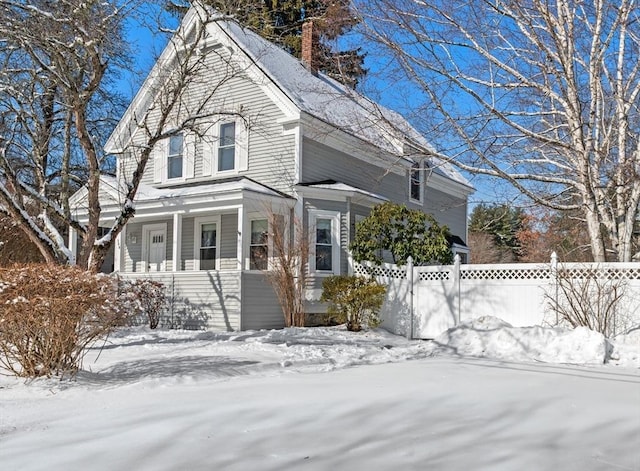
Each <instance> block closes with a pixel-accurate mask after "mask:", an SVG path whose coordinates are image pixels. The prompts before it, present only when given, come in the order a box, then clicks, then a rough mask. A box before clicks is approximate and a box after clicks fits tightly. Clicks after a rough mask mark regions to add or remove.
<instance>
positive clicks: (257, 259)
mask: <svg viewBox="0 0 640 471" xmlns="http://www.w3.org/2000/svg"><path fill="white" fill-rule="evenodd" d="M268 234H269V222H268V221H267V220H266V219H254V220H253V221H251V239H250V241H249V269H250V270H266V269H267V268H268V266H269V244H268V240H269V237H268Z"/></svg>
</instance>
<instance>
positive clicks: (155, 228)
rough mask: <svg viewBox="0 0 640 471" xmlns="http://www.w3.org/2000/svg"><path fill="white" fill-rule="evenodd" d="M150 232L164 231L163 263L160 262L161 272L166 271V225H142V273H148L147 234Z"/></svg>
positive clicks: (164, 223)
mask: <svg viewBox="0 0 640 471" xmlns="http://www.w3.org/2000/svg"><path fill="white" fill-rule="evenodd" d="M152 231H164V261H163V262H162V270H160V271H167V245H168V243H167V242H168V240H167V223H166V222H163V223H158V224H144V225H143V226H142V256H141V257H140V258H141V263H142V267H143V270H142V271H143V272H145V273H148V272H149V233H150V232H152Z"/></svg>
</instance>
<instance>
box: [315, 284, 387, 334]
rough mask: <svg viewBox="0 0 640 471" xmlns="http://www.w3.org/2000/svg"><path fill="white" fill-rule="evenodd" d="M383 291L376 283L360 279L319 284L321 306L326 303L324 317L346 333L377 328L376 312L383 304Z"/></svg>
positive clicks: (382, 286) (378, 321) (384, 288)
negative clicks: (320, 288)
mask: <svg viewBox="0 0 640 471" xmlns="http://www.w3.org/2000/svg"><path fill="white" fill-rule="evenodd" d="M386 290H387V289H386V287H385V286H384V285H381V284H379V283H378V282H376V281H375V280H371V279H368V278H363V277H359V276H344V275H342V276H330V277H329V278H326V279H325V280H324V281H323V282H322V296H321V298H320V300H321V301H323V302H328V303H329V306H328V308H327V314H328V315H329V316H331V317H333V318H334V319H335V320H337V321H338V322H339V323H343V322H346V324H347V330H350V331H353V332H358V331H360V330H362V328H363V327H377V326H378V325H380V319H379V318H378V311H380V308H381V307H382V303H383V302H384V296H385V293H386Z"/></svg>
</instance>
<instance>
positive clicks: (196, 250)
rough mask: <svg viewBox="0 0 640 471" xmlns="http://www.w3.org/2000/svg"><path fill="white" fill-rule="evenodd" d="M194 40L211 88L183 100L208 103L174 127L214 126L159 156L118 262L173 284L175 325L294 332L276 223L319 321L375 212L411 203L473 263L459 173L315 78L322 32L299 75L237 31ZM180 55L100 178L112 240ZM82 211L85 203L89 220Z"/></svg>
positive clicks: (114, 141)
mask: <svg viewBox="0 0 640 471" xmlns="http://www.w3.org/2000/svg"><path fill="white" fill-rule="evenodd" d="M201 16H202V14H201V12H200V13H198V11H196V9H192V10H190V11H189V13H188V14H187V15H186V16H185V18H184V20H183V22H182V26H181V28H182V29H181V31H182V33H183V34H184V36H185V37H189V30H190V28H196V26H197V22H198V21H200V19H201ZM199 41H200V43H201V44H200V45H199V49H198V52H199V54H200V55H201V57H200V58H199V61H200V63H201V66H204V69H205V70H206V71H207V75H206V77H207V78H206V79H205V80H193V83H189V84H187V85H186V86H187V87H188V88H189V90H188V91H189V93H190V94H191V97H192V99H193V100H194V101H197V100H198V99H199V98H202V97H203V96H210V97H211V99H209V100H206V101H200V102H198V103H201V105H199V108H198V109H197V111H194V109H195V108H194V107H191V108H190V107H189V106H186V105H185V106H183V107H179V109H177V111H176V114H175V115H174V116H173V118H172V120H167V122H166V123H165V127H166V128H170V127H171V126H176V123H177V122H184V119H185V118H189V116H188V113H194V114H197V116H195V115H194V121H193V122H195V121H196V120H197V119H201V117H203V118H202V120H203V121H204V117H205V116H206V117H207V118H208V119H209V121H207V122H208V125H207V126H201V127H200V128H198V131H197V132H191V131H190V128H189V127H185V128H181V129H182V130H181V131H180V132H176V133H173V134H172V135H171V136H170V137H168V138H166V139H163V140H161V141H158V142H157V143H156V144H155V146H154V149H153V152H152V158H151V159H150V160H149V162H148V164H147V167H146V170H145V172H144V175H143V178H142V183H141V184H140V187H139V191H138V194H137V198H136V200H135V201H134V203H133V204H134V205H135V209H136V212H135V217H134V218H133V219H132V220H131V221H130V222H129V223H128V224H127V226H126V228H125V230H124V231H123V232H122V233H121V234H120V236H119V237H118V239H117V241H116V244H115V251H114V255H113V267H114V270H115V271H116V272H119V273H120V274H121V275H122V276H126V277H137V276H148V277H153V278H155V279H158V280H160V281H163V282H164V283H165V284H166V285H167V291H168V293H169V297H170V298H171V301H172V302H171V306H170V308H169V312H168V313H167V316H166V318H165V320H164V321H165V323H166V324H171V325H174V326H177V327H191V328H202V327H209V328H215V329H228V330H245V329H256V328H276V327H281V326H282V325H283V315H282V311H281V309H280V306H279V304H278V302H277V299H276V297H275V295H274V292H273V289H272V288H271V286H270V284H269V283H268V282H267V281H266V277H265V270H268V268H269V262H268V260H269V258H270V257H272V256H273V252H272V247H271V245H270V244H271V241H270V240H269V237H265V234H269V233H270V232H271V229H272V228H270V227H269V225H270V221H271V220H273V218H271V217H270V215H273V214H277V215H280V216H281V218H282V220H283V221H287V222H289V223H290V224H288V227H294V226H295V225H296V224H300V223H302V224H303V226H304V228H305V230H306V231H307V234H308V238H309V239H308V241H309V245H310V255H309V263H308V274H309V278H308V280H309V281H308V298H309V300H310V302H309V310H310V311H313V310H314V309H316V308H318V305H317V304H316V303H313V300H314V299H318V298H319V296H320V292H321V291H320V290H321V284H322V279H323V278H324V277H326V276H327V275H331V274H346V273H348V272H349V270H350V263H351V259H350V255H349V251H348V245H349V242H350V241H351V240H352V238H353V234H354V230H355V225H356V223H357V221H359V220H360V219H361V218H363V217H365V216H366V215H367V214H368V213H369V211H370V209H371V208H372V207H373V206H374V205H376V204H379V203H382V202H384V201H393V202H397V203H405V204H407V205H408V206H409V207H411V208H419V209H422V210H424V211H425V212H429V213H431V214H433V215H434V216H435V217H436V219H437V220H438V221H439V222H440V223H442V224H446V225H447V226H448V227H449V229H450V231H451V233H452V234H454V235H455V236H456V237H455V241H457V244H456V245H455V246H454V249H455V250H457V251H460V252H463V253H464V252H465V251H466V246H465V245H464V241H465V240H466V235H467V197H468V195H469V194H470V193H471V192H472V191H473V190H472V188H471V186H470V185H469V183H468V182H467V181H466V180H465V178H464V177H463V176H462V175H460V174H459V173H458V172H457V171H456V170H455V169H454V168H453V167H451V166H450V165H449V164H448V163H445V162H442V161H439V160H437V159H434V158H429V157H427V155H428V153H429V152H428V151H429V143H428V142H427V140H426V139H425V138H424V137H423V136H421V135H420V134H419V133H418V132H416V130H415V129H414V128H413V127H412V126H411V125H410V124H409V123H408V122H407V121H405V120H404V119H403V118H402V117H401V116H400V115H399V114H397V113H395V112H393V111H391V110H389V109H386V108H384V107H382V106H380V105H378V104H376V103H374V102H372V101H371V100H369V99H367V98H365V97H364V96H362V95H360V94H358V93H357V92H355V91H354V90H352V89H349V88H347V87H345V86H343V85H341V84H340V83H338V82H336V81H334V80H332V79H331V78H329V77H327V76H325V75H323V74H322V73H318V72H317V71H316V70H314V68H313V56H310V55H309V54H312V53H313V44H314V41H315V39H314V35H313V31H312V26H305V29H304V33H303V42H304V46H303V49H304V50H305V53H306V56H305V57H303V61H300V60H298V59H296V58H294V57H293V56H291V55H290V54H288V53H287V52H285V51H284V50H282V49H280V48H279V47H277V46H275V45H273V44H271V43H269V42H268V41H266V40H264V39H262V38H261V37H259V36H258V35H256V34H254V33H252V32H250V31H248V30H245V29H242V28H241V27H239V26H238V25H237V24H235V23H233V22H231V21H225V20H216V21H209V22H208V23H207V25H206V35H204V36H203V37H202V39H200V40H199ZM310 51H311V52H310ZM180 53H181V51H180V47H176V42H172V43H170V44H169V45H168V46H167V48H166V49H165V51H164V52H163V53H162V55H161V57H160V59H159V60H158V62H157V63H156V64H155V66H154V68H153V70H152V71H151V73H150V75H149V78H147V81H146V82H145V83H144V84H143V86H142V88H141V89H140V91H139V92H138V94H137V96H136V97H135V99H134V100H133V102H132V104H131V106H130V107H129V109H128V111H127V112H126V113H125V115H124V116H123V117H122V120H121V122H120V124H119V125H118V127H117V128H116V129H115V131H114V133H113V134H112V136H111V137H110V139H109V141H108V143H107V151H108V152H109V153H112V154H115V155H117V158H118V175H117V177H116V178H109V177H105V178H104V179H103V186H102V190H101V193H102V195H103V196H102V197H101V208H102V219H103V220H104V225H105V226H108V225H109V221H110V219H111V220H112V218H113V217H114V216H115V215H116V214H117V213H118V212H119V208H120V207H121V205H122V204H123V202H122V201H121V198H122V196H121V195H122V188H123V186H124V185H126V182H127V181H130V180H131V173H132V172H133V169H134V168H135V157H134V153H132V152H131V151H130V149H131V148H132V146H133V145H134V144H135V143H136V142H141V143H142V144H140V145H144V144H143V142H144V135H145V125H144V124H143V123H142V121H141V119H142V118H141V117H143V116H145V117H147V119H148V117H149V116H152V115H153V113H154V111H155V110H157V109H159V108H160V107H161V106H162V100H163V96H162V93H164V92H163V91H162V90H166V89H163V88H162V87H160V86H159V85H160V84H162V80H170V78H171V75H170V73H169V71H168V70H167V69H170V68H171V67H175V66H176V64H177V61H175V60H174V59H175V58H176V56H179V55H180ZM230 70H232V71H233V73H229V71H230ZM185 113H186V115H185ZM212 116H215V117H216V119H214V120H211V119H210V118H211V117H212ZM146 122H148V121H146ZM82 197H83V194H82V192H79V193H78V194H77V195H76V198H75V202H76V205H77V211H78V212H79V213H82V211H83V210H84V209H83V207H82ZM292 230H293V229H292ZM290 239H291V243H296V238H295V237H294V236H293V235H291V237H290Z"/></svg>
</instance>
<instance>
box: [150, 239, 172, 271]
mask: <svg viewBox="0 0 640 471" xmlns="http://www.w3.org/2000/svg"><path fill="white" fill-rule="evenodd" d="M165 238H166V237H165V231H164V230H163V229H160V230H152V231H149V244H148V247H149V253H148V254H147V260H148V263H149V265H148V267H147V271H163V270H164V259H165V256H166V253H167V252H166V245H165Z"/></svg>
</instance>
